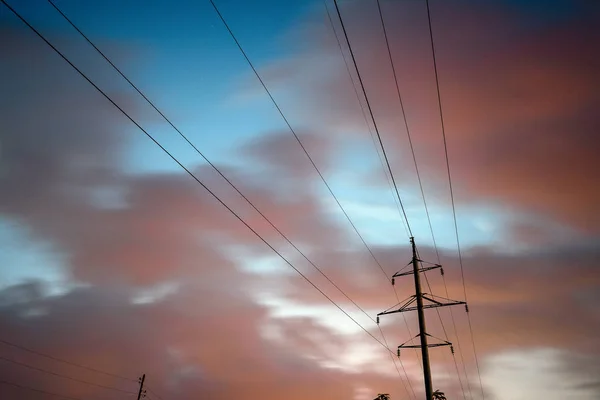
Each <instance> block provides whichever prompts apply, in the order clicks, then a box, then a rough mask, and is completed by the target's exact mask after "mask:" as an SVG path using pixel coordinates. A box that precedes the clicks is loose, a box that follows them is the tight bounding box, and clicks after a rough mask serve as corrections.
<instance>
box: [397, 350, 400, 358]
mask: <svg viewBox="0 0 600 400" xmlns="http://www.w3.org/2000/svg"><path fill="white" fill-rule="evenodd" d="M397 353H398V358H399V357H400V349H398V351H397Z"/></svg>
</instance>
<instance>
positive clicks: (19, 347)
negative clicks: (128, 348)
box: [0, 0, 137, 382]
mask: <svg viewBox="0 0 600 400" xmlns="http://www.w3.org/2000/svg"><path fill="white" fill-rule="evenodd" d="M0 1H2V3H4V5H6V6H7V7H8V4H6V2H5V1H3V0H0ZM9 8H10V7H9ZM11 10H12V9H11ZM13 12H14V11H13ZM0 343H3V344H5V345H7V346H11V347H13V348H15V349H19V350H23V351H26V352H28V353H31V354H35V355H38V356H40V357H45V358H47V359H49V360H54V361H57V362H60V363H63V364H67V365H71V366H73V367H78V368H82V369H85V370H88V371H91V372H96V373H98V374H103V375H106V376H110V377H113V378H119V379H123V380H126V381H131V382H137V381H136V380H135V379H131V378H127V377H125V376H122V375H117V374H114V373H111V372H106V371H102V370H100V369H96V368H91V367H88V366H85V365H82V364H77V363H75V362H72V361H67V360H64V359H62V358H58V357H55V356H51V355H49V354H45V353H42V352H39V351H36V350H32V349H30V348H28V347H25V346H21V345H18V344H15V343H12V342H9V341H8V340H5V339H0Z"/></svg>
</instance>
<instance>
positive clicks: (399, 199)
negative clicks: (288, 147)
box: [211, 0, 413, 236]
mask: <svg viewBox="0 0 600 400" xmlns="http://www.w3.org/2000/svg"><path fill="white" fill-rule="evenodd" d="M211 1H212V0H211ZM333 4H334V5H335V11H336V13H337V16H338V19H339V21H340V25H341V27H342V31H343V32H344V38H345V39H346V44H347V45H348V50H349V51H350V57H351V58H352V63H353V64H354V69H355V70H356V76H357V77H358V82H359V84H360V87H361V89H362V92H363V95H364V97H365V103H366V104H367V109H368V110H369V115H370V116H371V121H372V122H373V128H374V129H375V133H376V134H377V139H378V141H379V145H380V146H381V150H382V153H383V158H384V159H385V163H386V165H387V169H388V172H389V174H390V177H391V178H392V183H393V184H394V190H395V192H396V196H397V197H398V202H399V203H400V207H401V209H402V214H403V215H404V219H405V221H406V226H407V228H408V233H409V235H410V236H412V235H413V234H412V230H411V228H410V223H409V222H408V218H407V217H406V210H405V208H404V204H403V203H402V198H401V197H400V192H399V191H398V185H397V184H396V179H395V178H394V173H393V172H392V167H391V165H390V160H389V159H388V156H387V152H386V151H385V146H384V145H383V141H382V140H381V134H380V133H379V128H378V127H377V122H376V121H375V116H374V114H373V109H372V108H371V102H370V101H369V97H368V96H367V90H366V89H365V85H364V83H363V80H362V76H361V75H360V70H359V69H358V63H357V62H356V57H354V50H352V46H351V45H350V39H349V38H348V32H347V31H346V26H345V25H344V20H343V19H342V14H341V13H340V8H339V6H338V2H337V0H333Z"/></svg>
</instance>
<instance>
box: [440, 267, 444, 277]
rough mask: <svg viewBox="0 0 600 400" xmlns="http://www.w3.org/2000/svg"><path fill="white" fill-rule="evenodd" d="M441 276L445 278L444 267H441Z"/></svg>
mask: <svg viewBox="0 0 600 400" xmlns="http://www.w3.org/2000/svg"><path fill="white" fill-rule="evenodd" d="M440 274H442V276H444V267H440Z"/></svg>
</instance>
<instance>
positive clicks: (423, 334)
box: [377, 237, 466, 400]
mask: <svg viewBox="0 0 600 400" xmlns="http://www.w3.org/2000/svg"><path fill="white" fill-rule="evenodd" d="M410 244H411V246H412V261H411V263H412V267H413V270H412V272H411V271H409V272H404V273H401V272H396V273H395V274H394V275H393V276H392V285H393V284H394V283H395V278H397V277H400V276H407V275H413V276H414V280H415V294H414V295H412V296H410V297H409V298H408V299H407V300H406V301H405V302H404V303H402V305H401V306H400V308H398V309H395V310H390V309H388V310H386V311H383V312H380V313H379V314H377V323H379V316H380V315H385V314H393V313H401V312H406V311H415V310H416V311H417V314H418V317H419V333H418V334H417V336H415V337H419V338H420V339H421V344H420V345H407V344H406V343H408V341H406V342H404V343H403V344H401V345H400V346H398V357H400V349H401V348H421V355H422V358H423V374H424V381H425V394H426V395H427V400H432V399H433V398H434V392H433V383H432V381H431V364H430V362H429V347H439V346H450V350H451V351H452V352H453V353H454V348H453V347H452V343H450V342H448V341H446V340H441V339H438V340H440V341H441V343H432V344H428V343H427V337H433V336H431V335H429V334H428V333H427V329H426V326H425V313H424V312H423V310H424V309H426V308H434V307H445V306H454V305H457V304H465V305H466V303H465V302H464V301H455V300H450V299H446V298H443V297H439V296H433V295H432V294H431V293H429V294H428V293H423V292H422V291H421V272H425V271H429V270H432V269H436V268H440V271H441V273H442V275H443V274H444V270H443V269H442V266H441V265H439V264H432V265H430V266H428V267H423V266H422V265H421V267H419V263H422V260H420V259H419V258H418V257H417V248H416V246H415V239H414V238H413V237H411V238H410ZM434 297H437V298H439V299H442V300H445V302H442V301H439V300H436V299H434ZM423 300H427V301H428V303H427V304H424V303H423ZM415 302H416V303H417V305H416V306H414V305H413V306H412V307H409V306H410V305H411V304H414V303H415ZM394 307H395V306H394ZM410 340H412V338H411V339H410ZM410 340H409V341H410Z"/></svg>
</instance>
